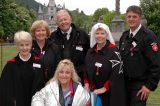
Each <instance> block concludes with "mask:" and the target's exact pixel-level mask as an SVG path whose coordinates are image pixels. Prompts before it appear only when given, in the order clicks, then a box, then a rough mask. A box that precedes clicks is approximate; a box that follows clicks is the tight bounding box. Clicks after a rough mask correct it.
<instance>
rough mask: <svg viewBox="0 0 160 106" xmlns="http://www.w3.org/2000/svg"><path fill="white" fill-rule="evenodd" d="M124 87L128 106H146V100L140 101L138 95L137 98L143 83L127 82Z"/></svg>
mask: <svg viewBox="0 0 160 106" xmlns="http://www.w3.org/2000/svg"><path fill="white" fill-rule="evenodd" d="M126 85H127V98H128V106H146V100H145V101H144V100H140V95H139V96H137V93H138V91H139V90H140V89H141V87H142V85H143V82H139V81H127V82H126Z"/></svg>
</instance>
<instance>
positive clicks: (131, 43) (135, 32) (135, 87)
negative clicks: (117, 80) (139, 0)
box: [119, 6, 160, 106]
mask: <svg viewBox="0 0 160 106" xmlns="http://www.w3.org/2000/svg"><path fill="white" fill-rule="evenodd" d="M126 15H127V16H126V17H127V23H128V26H129V28H130V29H129V30H127V31H125V32H124V33H123V34H122V37H121V38H120V43H119V50H120V53H121V56H122V59H123V63H124V67H123V68H124V74H125V81H126V87H127V94H128V99H129V100H128V106H146V101H147V99H148V97H149V93H150V91H154V90H155V89H156V88H157V85H158V82H159V74H160V54H159V51H160V49H159V48H158V41H157V37H156V36H155V34H154V33H153V32H152V31H150V30H149V29H146V28H145V27H144V26H142V25H141V18H142V10H141V8H140V7H138V6H130V7H129V8H128V9H127V11H126Z"/></svg>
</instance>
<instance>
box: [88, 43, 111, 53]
mask: <svg viewBox="0 0 160 106" xmlns="http://www.w3.org/2000/svg"><path fill="white" fill-rule="evenodd" d="M109 44H110V42H109V41H108V40H107V41H106V44H105V46H104V47H103V48H102V49H101V50H98V52H99V53H103V54H106V53H107V50H106V49H108V46H109ZM96 48H97V44H96V45H94V47H93V48H92V49H91V53H95V52H96Z"/></svg>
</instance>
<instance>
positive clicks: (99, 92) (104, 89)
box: [93, 87, 107, 94]
mask: <svg viewBox="0 0 160 106" xmlns="http://www.w3.org/2000/svg"><path fill="white" fill-rule="evenodd" d="M106 91H107V89H106V88H105V87H102V88H100V89H95V90H94V91H93V93H94V94H102V93H105V92H106Z"/></svg>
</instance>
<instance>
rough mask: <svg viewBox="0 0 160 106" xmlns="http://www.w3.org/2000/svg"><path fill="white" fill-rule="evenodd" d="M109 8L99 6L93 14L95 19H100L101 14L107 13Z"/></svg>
mask: <svg viewBox="0 0 160 106" xmlns="http://www.w3.org/2000/svg"><path fill="white" fill-rule="evenodd" d="M108 12H109V10H108V9H107V8H99V9H97V10H96V11H95V12H94V14H93V20H96V21H97V20H98V19H99V17H100V16H103V15H105V14H107V13H108Z"/></svg>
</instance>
